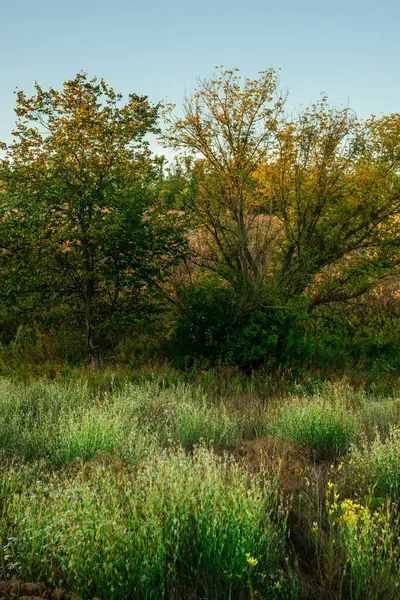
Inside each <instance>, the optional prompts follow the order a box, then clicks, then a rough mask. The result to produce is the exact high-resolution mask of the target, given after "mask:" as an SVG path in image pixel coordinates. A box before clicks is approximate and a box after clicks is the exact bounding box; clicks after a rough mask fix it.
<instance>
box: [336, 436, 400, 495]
mask: <svg viewBox="0 0 400 600" xmlns="http://www.w3.org/2000/svg"><path fill="white" fill-rule="evenodd" d="M347 476H348V478H349V479H350V480H351V481H353V482H357V483H358V485H360V486H361V487H369V486H373V487H374V489H375V493H376V494H378V495H386V494H390V495H391V496H393V497H394V498H395V499H396V500H399V499H400V429H399V428H398V427H395V426H393V427H392V428H391V429H390V430H389V435H388V437H387V438H386V439H382V437H381V435H380V434H379V433H376V437H375V439H374V440H373V441H372V442H368V441H367V440H364V441H363V442H362V443H361V444H360V445H359V446H356V447H354V449H353V452H352V457H351V460H350V463H349V466H348V469H347Z"/></svg>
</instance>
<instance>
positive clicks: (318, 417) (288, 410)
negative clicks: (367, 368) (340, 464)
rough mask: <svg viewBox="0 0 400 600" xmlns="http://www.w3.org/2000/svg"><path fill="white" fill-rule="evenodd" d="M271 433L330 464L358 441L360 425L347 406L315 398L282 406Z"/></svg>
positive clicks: (323, 398) (285, 403)
mask: <svg viewBox="0 0 400 600" xmlns="http://www.w3.org/2000/svg"><path fill="white" fill-rule="evenodd" d="M269 430H270V432H271V434H273V435H275V436H276V437H277V438H278V439H280V440H283V441H286V442H291V443H293V444H294V445H295V446H297V447H299V448H300V449H302V450H305V451H313V452H314V453H315V455H316V457H317V458H318V459H320V460H331V459H333V458H335V457H337V456H339V455H341V454H344V453H346V452H347V450H348V448H349V446H350V444H351V443H352V442H353V441H354V440H355V438H356V434H357V421H356V418H355V415H354V412H353V411H352V409H351V408H349V407H346V404H345V403H344V402H341V401H339V400H337V399H333V400H332V399H330V398H325V397H324V396H314V397H312V398H295V399H293V400H290V401H288V402H283V403H282V404H281V405H279V406H278V408H277V411H276V414H275V416H274V419H272V421H271V424H270V426H269Z"/></svg>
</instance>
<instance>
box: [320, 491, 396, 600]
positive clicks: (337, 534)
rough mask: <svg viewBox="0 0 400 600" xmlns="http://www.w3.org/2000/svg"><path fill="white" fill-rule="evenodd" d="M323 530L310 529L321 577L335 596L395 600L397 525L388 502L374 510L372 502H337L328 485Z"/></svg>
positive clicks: (368, 499) (366, 500)
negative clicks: (325, 527) (324, 528)
mask: <svg viewBox="0 0 400 600" xmlns="http://www.w3.org/2000/svg"><path fill="white" fill-rule="evenodd" d="M326 512H327V531H326V532H323V531H321V530H320V527H319V525H318V523H317V522H314V524H313V527H312V535H313V537H314V539H315V542H316V550H317V555H318V564H319V571H320V576H322V578H323V579H325V580H326V582H327V583H328V587H329V588H330V589H335V587H336V589H337V592H336V594H335V598H351V599H354V600H362V599H365V600H370V599H371V600H379V599H381V598H385V599H386V598H387V599H388V600H389V599H393V600H395V599H396V598H398V597H399V588H400V578H399V568H400V548H399V544H398V539H397V531H398V527H399V522H398V519H397V517H395V516H394V514H393V509H392V507H391V506H390V504H388V503H386V504H385V505H384V506H380V507H376V504H375V502H374V498H372V497H370V496H367V497H365V498H364V499H363V501H354V500H351V499H349V498H346V499H340V497H339V494H338V493H337V492H336V489H335V486H334V485H333V484H332V483H331V482H328V486H327V493H326Z"/></svg>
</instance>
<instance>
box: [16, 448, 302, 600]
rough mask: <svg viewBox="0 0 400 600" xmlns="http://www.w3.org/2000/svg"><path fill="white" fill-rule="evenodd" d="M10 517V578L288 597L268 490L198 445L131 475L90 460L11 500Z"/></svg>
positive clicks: (281, 529) (277, 514) (119, 594)
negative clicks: (84, 467)
mask: <svg viewBox="0 0 400 600" xmlns="http://www.w3.org/2000/svg"><path fill="white" fill-rule="evenodd" d="M144 499H145V502H144V501H143V500H144ZM12 517H13V520H14V526H15V528H16V531H17V536H18V537H17V538H14V540H13V542H12V543H11V544H10V547H9V550H8V552H9V560H12V561H14V563H16V564H17V565H18V570H19V572H20V574H21V575H22V576H23V577H25V578H27V577H33V576H35V575H36V574H37V573H38V572H39V571H40V572H41V573H42V577H43V578H46V579H47V578H50V579H51V580H53V581H54V583H55V584H58V585H60V584H63V583H64V582H65V581H68V580H69V581H71V580H73V581H74V584H75V586H76V589H77V590H78V592H79V593H81V594H83V595H84V596H94V595H95V596H97V597H99V598H104V599H105V598H110V599H112V598H119V599H124V598H126V599H128V598H132V597H140V598H171V597H174V596H175V595H178V597H181V598H190V597H193V593H195V594H202V595H205V596H206V597H207V598H210V599H211V598H215V599H217V598H238V599H239V598H243V599H244V598H248V597H249V596H250V597H251V595H253V596H254V595H260V596H262V597H268V598H295V597H296V595H297V594H296V582H295V579H294V577H293V575H292V574H291V572H290V568H289V566H288V563H287V560H286V559H285V554H284V552H285V533H286V516H285V511H284V509H283V507H282V504H281V502H280V500H279V497H278V496H277V494H276V488H275V484H274V483H273V482H269V481H268V480H266V481H265V482H264V483H260V482H258V481H257V480H255V479H249V478H248V477H247V476H246V475H245V474H244V473H242V472H241V471H240V469H239V468H238V467H235V466H234V465H228V464H227V463H226V462H224V461H221V460H219V459H217V458H216V457H215V455H213V454H212V453H209V452H206V451H205V450H202V449H199V450H197V451H196V452H195V454H194V457H193V458H188V457H186V456H185V455H184V454H183V453H182V452H180V451H178V452H177V453H176V454H175V455H174V456H171V457H170V458H156V459H154V460H152V461H149V462H148V464H147V465H145V466H144V467H143V468H142V469H141V470H140V471H139V472H138V473H137V474H136V475H135V474H134V472H129V471H122V472H120V473H119V474H116V473H115V472H113V470H112V468H111V469H110V468H107V467H106V466H104V465H103V466H102V465H101V464H99V465H98V466H93V467H92V469H91V471H90V472H89V473H88V472H87V471H86V472H79V471H78V473H77V474H76V475H75V476H72V477H63V478H61V480H60V478H59V477H58V478H57V479H54V480H52V481H50V482H49V483H45V484H40V483H38V484H36V486H35V488H34V489H33V490H32V491H31V492H30V493H27V494H26V495H24V496H21V498H20V500H19V501H18V500H17V499H15V505H14V507H13V509H12ZM55 565H57V569H55V568H54V567H55Z"/></svg>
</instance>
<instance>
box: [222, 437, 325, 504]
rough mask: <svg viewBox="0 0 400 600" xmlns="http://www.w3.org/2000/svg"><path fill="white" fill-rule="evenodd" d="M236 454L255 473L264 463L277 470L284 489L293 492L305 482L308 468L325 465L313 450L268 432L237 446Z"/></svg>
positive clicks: (280, 484) (279, 481)
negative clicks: (267, 434)
mask: <svg viewBox="0 0 400 600" xmlns="http://www.w3.org/2000/svg"><path fill="white" fill-rule="evenodd" d="M233 455H234V457H235V459H236V460H237V461H238V462H240V463H241V464H242V465H243V467H244V468H246V469H247V470H249V471H251V472H252V473H257V472H259V471H260V470H261V469H262V468H263V467H264V468H266V469H267V470H269V471H272V472H276V474H277V476H278V484H279V487H280V489H281V490H282V491H284V492H286V493H288V494H292V493H294V492H296V491H298V490H299V489H301V488H302V487H303V486H304V478H305V475H306V474H307V472H309V471H310V469H311V470H312V471H319V470H320V469H323V468H324V466H323V465H322V464H320V463H319V464H317V461H316V459H315V455H314V453H313V452H311V451H309V452H307V451H304V450H301V449H299V448H297V447H296V446H294V445H293V444H287V443H286V444H283V443H282V442H280V441H279V440H278V439H277V438H274V437H272V436H265V437H263V438H259V439H256V440H251V441H249V442H244V443H243V444H241V445H240V446H238V447H237V448H236V449H235V450H234V452H233Z"/></svg>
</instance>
